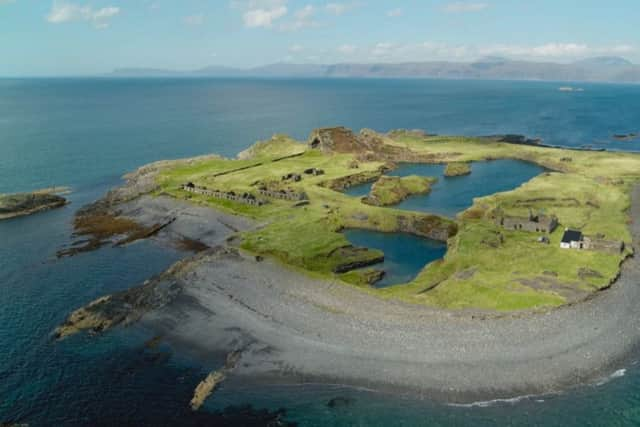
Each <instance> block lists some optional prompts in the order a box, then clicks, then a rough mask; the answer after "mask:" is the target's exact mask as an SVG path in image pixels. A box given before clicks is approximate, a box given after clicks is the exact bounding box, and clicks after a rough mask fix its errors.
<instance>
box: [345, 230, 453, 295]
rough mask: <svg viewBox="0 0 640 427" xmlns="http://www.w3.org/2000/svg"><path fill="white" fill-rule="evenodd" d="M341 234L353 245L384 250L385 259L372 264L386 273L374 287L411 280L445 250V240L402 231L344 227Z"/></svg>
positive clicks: (440, 256) (442, 254) (441, 255)
mask: <svg viewBox="0 0 640 427" xmlns="http://www.w3.org/2000/svg"><path fill="white" fill-rule="evenodd" d="M344 235H345V237H346V238H347V239H348V240H349V241H350V242H351V243H352V244H353V245H355V246H361V247H366V248H371V249H379V250H381V251H382V252H384V262H382V263H380V264H376V265H375V266H372V268H375V269H379V270H384V272H385V273H386V274H385V276H384V277H383V278H382V280H380V281H379V282H378V283H376V287H386V286H391V285H396V284H399V283H407V282H410V281H411V280H413V279H414V278H415V277H416V276H417V274H418V273H419V272H420V271H421V270H422V269H423V268H424V266H425V265H427V264H429V263H430V262H432V261H435V260H437V259H440V258H442V257H443V256H444V254H445V253H446V252H447V245H446V243H443V242H438V241H435V240H431V239H424V238H422V237H418V236H413V235H411V234H405V233H381V232H377V231H369V230H346V231H345V232H344Z"/></svg>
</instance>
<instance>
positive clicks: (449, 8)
mask: <svg viewBox="0 0 640 427" xmlns="http://www.w3.org/2000/svg"><path fill="white" fill-rule="evenodd" d="M488 7H489V4H488V3H470V2H456V3H449V4H447V5H445V6H444V8H443V10H444V11H445V12H447V13H469V12H480V11H482V10H485V9H487V8H488Z"/></svg>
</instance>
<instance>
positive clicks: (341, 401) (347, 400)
mask: <svg viewBox="0 0 640 427" xmlns="http://www.w3.org/2000/svg"><path fill="white" fill-rule="evenodd" d="M354 403H356V400H355V399H354V398H352V397H344V396H338V397H334V398H333V399H331V400H329V401H328V402H327V407H329V408H331V409H336V408H344V407H345V406H351V405H353V404H354Z"/></svg>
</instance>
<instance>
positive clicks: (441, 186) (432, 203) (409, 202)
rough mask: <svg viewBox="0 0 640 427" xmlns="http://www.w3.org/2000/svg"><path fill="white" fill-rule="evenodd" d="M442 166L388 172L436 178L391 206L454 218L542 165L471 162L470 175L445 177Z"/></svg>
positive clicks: (363, 190) (363, 189)
mask: <svg viewBox="0 0 640 427" xmlns="http://www.w3.org/2000/svg"><path fill="white" fill-rule="evenodd" d="M444 168H445V166H444V165H426V164H412V163H405V164H402V165H400V167H398V168H397V169H395V170H392V171H391V172H389V173H388V174H387V175H390V176H408V175H418V176H431V177H434V178H438V181H437V182H436V183H435V184H434V185H433V186H432V187H431V192H430V193H429V194H423V195H416V196H412V197H409V198H407V199H405V200H403V201H402V202H400V203H399V204H397V205H395V206H394V208H396V209H405V210H410V211H419V212H420V211H421V212H431V213H436V214H439V215H445V216H448V217H455V215H456V214H457V213H459V212H462V211H463V210H465V209H467V208H468V207H470V206H471V205H472V204H473V199H474V198H476V197H483V196H487V195H490V194H495V193H499V192H502V191H509V190H513V189H514V188H516V187H518V186H520V185H522V184H523V183H525V182H527V181H529V180H530V179H531V178H533V177H535V176H536V175H539V174H540V173H542V172H543V171H544V168H542V167H540V166H538V165H536V164H533V163H528V162H523V161H520V160H493V161H488V162H474V163H472V165H471V174H470V175H464V176H454V177H445V176H444ZM372 185H373V184H372V183H366V184H361V185H356V186H353V187H351V188H348V189H347V190H346V191H345V193H346V194H348V195H350V196H354V197H362V196H365V195H367V194H369V192H370V191H371V186H372Z"/></svg>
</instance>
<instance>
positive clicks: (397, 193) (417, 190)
mask: <svg viewBox="0 0 640 427" xmlns="http://www.w3.org/2000/svg"><path fill="white" fill-rule="evenodd" d="M437 180H438V179H437V178H434V177H424V176H415V175H412V176H405V177H398V176H381V177H380V178H379V179H378V180H377V181H376V182H375V183H374V184H373V186H372V187H371V194H369V196H367V197H366V198H364V199H363V202H364V203H367V204H370V205H374V206H393V205H397V204H398V203H400V202H401V201H403V200H405V199H406V198H407V197H409V196H412V195H416V194H426V193H428V192H429V191H431V185H433V184H434V183H435V182H436V181H437Z"/></svg>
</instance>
